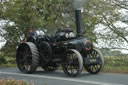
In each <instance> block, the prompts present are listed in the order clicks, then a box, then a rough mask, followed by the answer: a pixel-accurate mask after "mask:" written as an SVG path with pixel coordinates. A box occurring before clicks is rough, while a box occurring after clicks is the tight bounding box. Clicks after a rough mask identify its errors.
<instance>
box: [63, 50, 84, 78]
mask: <svg viewBox="0 0 128 85" xmlns="http://www.w3.org/2000/svg"><path fill="white" fill-rule="evenodd" d="M62 68H63V71H64V73H65V74H66V75H67V76H72V77H75V76H78V75H79V74H80V73H81V72H82V69H83V58H82V56H81V54H80V53H79V52H78V51H77V50H75V49H70V50H68V51H67V59H66V61H65V63H63V64H62Z"/></svg>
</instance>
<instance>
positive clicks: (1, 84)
mask: <svg viewBox="0 0 128 85" xmlns="http://www.w3.org/2000/svg"><path fill="white" fill-rule="evenodd" d="M0 85H34V83H33V82H30V83H28V82H26V81H24V80H14V79H12V78H8V79H2V80H0Z"/></svg>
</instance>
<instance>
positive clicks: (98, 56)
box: [84, 48, 104, 74]
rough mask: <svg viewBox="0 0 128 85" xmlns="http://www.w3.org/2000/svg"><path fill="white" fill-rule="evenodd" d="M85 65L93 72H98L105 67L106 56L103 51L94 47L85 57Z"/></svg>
mask: <svg viewBox="0 0 128 85" xmlns="http://www.w3.org/2000/svg"><path fill="white" fill-rule="evenodd" d="M84 67H85V69H86V70H87V71H88V72H89V73H91V74H97V73H99V72H100V71H102V69H103V67H104V56H103V55H102V53H101V52H100V51H99V50H98V49H96V48H93V50H92V52H91V53H90V54H88V55H87V57H85V58H84Z"/></svg>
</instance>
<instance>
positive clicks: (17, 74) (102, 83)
mask: <svg viewBox="0 0 128 85" xmlns="http://www.w3.org/2000/svg"><path fill="white" fill-rule="evenodd" d="M0 73H1V74H9V75H16V76H26V77H36V78H45V79H46V78H47V79H54V80H65V81H73V82H77V83H85V84H86V83H88V84H97V85H124V84H117V83H107V82H98V81H90V80H80V79H72V78H62V77H55V76H43V75H41V76H40V75H33V74H19V73H11V72H0Z"/></svg>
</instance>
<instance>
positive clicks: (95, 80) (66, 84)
mask: <svg viewBox="0 0 128 85" xmlns="http://www.w3.org/2000/svg"><path fill="white" fill-rule="evenodd" d="M8 77H12V78H13V79H16V80H26V81H28V82H30V81H33V82H34V84H35V85H44V84H46V85H128V74H112V73H99V74H96V75H91V74H89V73H86V72H82V74H81V75H80V76H78V77H67V76H66V75H65V74H64V73H63V71H55V72H45V71H43V70H42V69H38V70H37V72H36V73H34V74H24V73H21V72H20V71H19V70H18V69H17V68H0V80H1V79H7V78H8Z"/></svg>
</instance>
